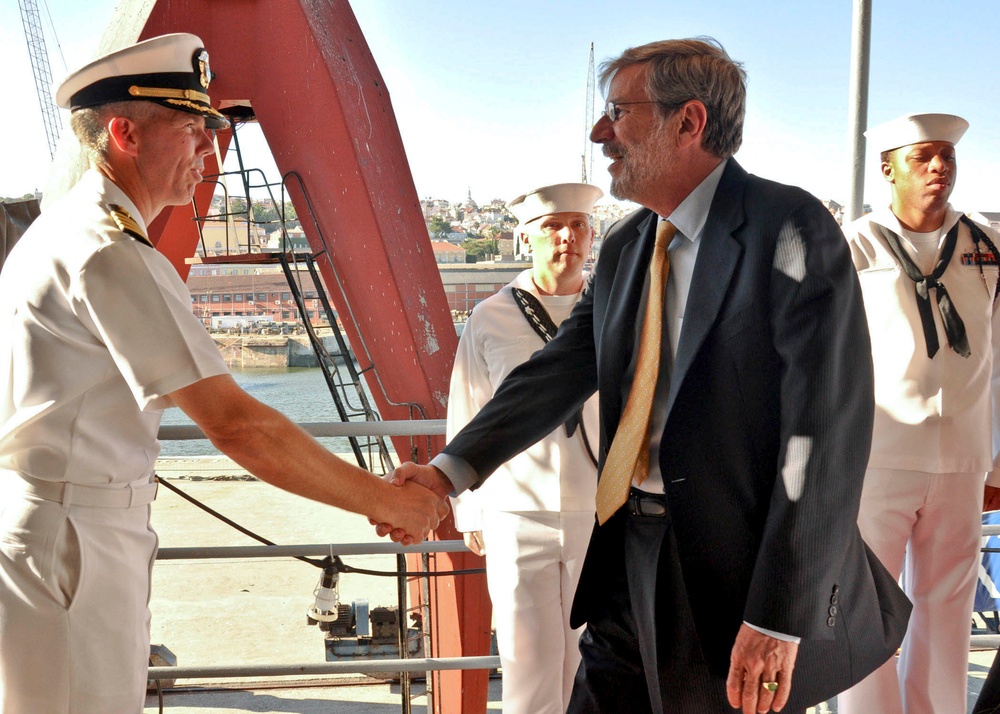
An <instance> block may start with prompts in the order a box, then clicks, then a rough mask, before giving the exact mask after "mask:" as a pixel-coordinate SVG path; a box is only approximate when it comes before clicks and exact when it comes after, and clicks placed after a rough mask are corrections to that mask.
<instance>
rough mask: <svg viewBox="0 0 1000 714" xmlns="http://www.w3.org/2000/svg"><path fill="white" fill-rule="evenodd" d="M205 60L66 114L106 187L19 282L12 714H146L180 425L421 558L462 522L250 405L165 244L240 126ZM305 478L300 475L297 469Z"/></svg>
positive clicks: (4, 527)
mask: <svg viewBox="0 0 1000 714" xmlns="http://www.w3.org/2000/svg"><path fill="white" fill-rule="evenodd" d="M211 76H212V73H211V70H210V68H209V60H208V53H207V52H206V51H205V49H204V46H203V43H202V41H201V40H200V39H199V38H197V37H195V36H194V35H190V34H173V35H164V36H161V37H156V38H153V39H150V40H147V41H145V42H140V43H138V44H136V45H133V46H130V47H128V48H125V49H123V50H120V51H118V52H114V53H112V54H110V55H107V56H105V57H102V58H100V59H98V60H95V61H94V62H92V63H90V64H88V65H87V66H85V67H83V68H82V69H80V70H78V71H76V72H74V73H73V74H71V75H70V76H69V77H68V78H67V79H66V80H65V81H63V82H62V84H61V86H60V87H59V89H58V91H57V94H56V101H57V104H59V105H60V106H61V107H64V108H68V109H71V110H72V111H73V115H72V127H73V131H74V133H75V134H76V135H77V137H78V138H79V139H80V142H81V144H82V145H83V146H84V147H85V148H86V149H87V151H88V153H89V154H90V159H91V164H92V168H91V170H90V171H88V172H87V173H86V174H85V175H84V177H83V178H82V179H81V180H80V182H79V183H78V184H77V185H76V186H75V187H74V188H73V189H72V190H71V191H70V192H69V193H68V194H67V195H66V196H65V197H64V198H63V199H62V200H61V201H60V202H58V203H56V204H55V205H54V206H52V207H51V208H49V209H47V210H46V211H45V213H43V214H42V216H41V217H40V218H38V219H37V220H36V221H35V223H34V224H33V225H32V226H31V228H30V229H29V230H28V231H27V232H26V233H25V235H24V236H23V237H22V238H21V240H20V241H19V242H18V243H17V245H16V246H15V247H14V249H13V251H12V252H11V253H10V255H9V257H8V258H7V261H6V263H5V264H4V266H3V271H2V272H0V489H2V494H0V495H2V499H0V507H2V511H0V713H2V714H137V713H138V712H141V711H142V708H143V703H144V695H145V689H146V667H147V663H148V658H149V618H150V613H149V609H148V601H149V587H150V569H151V567H152V564H153V558H154V556H155V554H156V546H157V539H156V534H155V533H154V532H153V530H152V529H151V527H150V524H149V513H150V505H149V504H150V502H151V501H152V500H153V498H154V497H155V494H156V484H155V483H154V481H153V468H154V463H155V461H156V457H157V454H158V453H159V444H158V442H157V439H156V434H157V430H158V427H159V423H160V416H161V414H162V411H163V409H165V408H166V407H169V406H172V405H176V406H179V407H181V408H182V409H183V410H184V411H185V412H186V413H187V414H188V415H189V416H190V417H191V418H192V419H193V420H194V422H195V423H196V424H198V426H199V427H201V428H202V430H203V431H204V432H205V434H206V435H207V436H208V437H209V438H210V439H211V440H212V442H213V443H214V444H215V445H216V446H217V447H218V448H219V449H220V450H222V451H223V452H225V453H227V454H228V455H230V456H231V457H233V458H234V459H235V460H236V461H237V462H239V463H240V464H241V465H243V466H244V467H245V468H247V469H248V470H249V471H250V472H252V473H254V474H255V475H257V476H259V477H260V478H262V479H264V480H266V481H269V482H271V483H274V484H275V485H278V486H280V487H282V488H285V489H287V490H289V491H292V492H294V493H298V494H300V495H303V496H308V497H310V498H314V499H316V500H318V501H322V502H325V503H328V504H331V505H335V506H339V507H342V508H345V509H348V510H351V511H355V512H358V513H362V514H367V515H369V516H370V517H373V518H378V519H379V520H391V519H393V518H402V519H405V520H406V521H408V522H409V525H408V526H404V528H405V529H406V530H407V533H409V534H411V537H413V538H415V539H419V538H421V537H422V536H424V535H426V533H427V532H428V531H429V530H430V529H432V528H434V527H436V526H437V523H438V521H439V519H440V517H441V515H442V514H443V513H444V512H446V509H447V504H446V502H445V501H444V500H443V499H441V498H439V497H437V496H434V495H433V494H431V492H430V491H428V490H426V489H423V488H420V487H417V488H416V489H415V490H412V491H411V492H409V493H404V492H403V491H400V490H399V489H398V488H396V487H394V486H390V485H388V484H386V483H384V482H383V481H381V480H380V479H378V478H376V477H375V476H373V475H371V474H369V473H367V472H365V471H362V470H361V469H359V468H357V467H356V466H351V465H349V464H347V463H346V462H344V461H341V460H339V459H337V458H336V457H335V456H333V455H332V454H330V453H329V452H328V451H326V450H325V449H324V448H323V447H322V446H320V445H319V444H318V443H316V441H315V440H313V439H312V438H311V437H309V436H308V435H307V434H306V433H305V432H303V431H302V430H300V429H299V428H298V427H297V426H295V425H294V424H293V423H291V422H290V421H288V420H287V419H285V418H284V417H283V416H282V415H280V414H279V413H277V412H275V411H274V410H273V409H270V408H269V407H267V406H265V405H263V404H261V403H260V402H257V401H256V400H255V399H253V398H252V397H250V396H249V395H247V394H246V393H245V392H243V391H242V390H241V389H240V388H239V387H238V386H237V385H236V383H235V382H234V381H233V379H232V377H231V376H230V375H229V374H228V372H227V370H226V366H225V364H224V363H223V361H222V359H221V358H220V357H219V353H218V350H217V348H216V347H215V344H214V343H213V341H212V340H211V338H210V337H209V336H208V334H207V333H206V332H205V329H204V327H202V325H201V323H200V322H199V321H198V320H197V319H196V318H195V317H194V315H193V314H192V312H191V299H190V295H189V293H188V291H187V288H186V287H185V285H184V283H183V282H182V281H181V280H180V277H179V276H178V274H177V272H176V271H175V270H174V268H173V266H172V265H171V264H170V262H169V261H168V260H167V259H166V258H165V257H164V256H163V255H161V254H160V253H158V252H157V251H156V250H155V249H154V248H153V246H152V244H151V243H150V241H149V239H148V238H147V236H146V226H147V225H149V223H150V222H151V221H152V220H153V219H154V218H155V217H156V216H157V214H159V213H160V211H161V210H162V209H163V208H164V207H166V206H169V205H180V204H184V203H188V202H189V201H190V200H191V197H192V196H193V194H194V189H195V186H196V185H197V184H198V183H199V182H200V181H201V177H202V171H203V168H204V160H205V157H206V156H207V155H208V154H209V153H211V152H212V150H213V140H212V135H211V131H212V130H214V129H219V128H223V127H226V126H228V122H227V120H226V119H225V118H224V117H223V116H222V115H221V114H219V112H218V111H216V110H215V109H214V108H213V107H212V105H211V102H210V100H209V96H208V94H207V91H208V85H209V81H210V79H211ZM290 454H291V455H294V458H289V455H290Z"/></svg>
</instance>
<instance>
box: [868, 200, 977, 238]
mask: <svg viewBox="0 0 1000 714" xmlns="http://www.w3.org/2000/svg"><path fill="white" fill-rule="evenodd" d="M961 217H962V214H961V213H959V212H958V211H956V210H955V209H954V208H953V207H952V205H951V204H950V203H949V204H948V209H947V213H945V216H944V223H942V224H941V229H940V230H941V235H944V234H945V233H947V232H948V231H950V230H951V229H952V227H953V226H954V225H955V224H956V223H958V219H959V218H961ZM862 219H863V220H868V221H874V222H875V223H878V224H879V225H880V226H884V227H885V228H888V229H889V230H891V231H893V232H894V233H896V234H897V235H903V232H904V230H903V225H902V224H901V223H900V222H899V219H898V218H896V214H895V213H893V212H892V208H891V207H889V206H885V207H883V208H876V209H875V210H874V211H872V212H871V213H869V214H868V215H866V216H862Z"/></svg>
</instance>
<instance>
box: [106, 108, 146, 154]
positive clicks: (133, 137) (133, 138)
mask: <svg viewBox="0 0 1000 714" xmlns="http://www.w3.org/2000/svg"><path fill="white" fill-rule="evenodd" d="M137 128H138V127H137V125H136V123H135V122H134V121H132V120H131V119H129V118H127V117H111V119H109V120H108V139H109V143H110V146H111V147H113V148H114V149H116V150H118V151H120V152H121V153H123V154H126V155H128V156H137V155H138V154H139V137H138V134H137V131H136V130H137Z"/></svg>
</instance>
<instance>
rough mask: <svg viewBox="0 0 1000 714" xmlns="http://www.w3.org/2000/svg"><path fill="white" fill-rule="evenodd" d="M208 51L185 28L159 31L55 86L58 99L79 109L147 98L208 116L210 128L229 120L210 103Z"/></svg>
mask: <svg viewBox="0 0 1000 714" xmlns="http://www.w3.org/2000/svg"><path fill="white" fill-rule="evenodd" d="M212 76H213V75H212V70H211V69H210V68H209V66H208V52H207V51H206V50H205V45H204V43H203V42H202V41H201V39H200V38H199V37H197V36H196V35H191V34H188V33H186V32H179V33H176V34H171V35H160V36H159V37H153V38H151V39H148V40H144V41H142V42H138V43H136V44H134V45H130V46H129V47H126V48H124V49H121V50H117V51H115V52H112V53H111V54H107V55H104V56H103V57H99V58H97V59H95V60H94V61H93V62H90V63H89V64H87V65H84V66H83V67H81V68H80V69H78V70H76V71H75V72H72V73H70V75H69V76H68V77H66V79H64V80H63V81H62V83H60V85H59V87H58V88H57V89H56V104H57V105H59V106H60V107H62V108H63V109H70V110H72V111H76V110H77V109H84V108H86V107H96V106H100V105H102V104H110V103H111V102H124V101H132V100H143V101H147V102H154V103H156V104H162V105H163V106H165V107H169V108H170V109H176V110H177V111H181V112H189V113H191V114H200V115H201V116H203V117H205V126H206V127H208V128H209V129H225V128H226V127H228V126H229V120H227V119H226V117H224V116H223V115H222V114H220V113H219V112H218V111H216V110H215V109H213V108H212V100H211V99H209V97H208V85H209V83H210V82H211V81H212Z"/></svg>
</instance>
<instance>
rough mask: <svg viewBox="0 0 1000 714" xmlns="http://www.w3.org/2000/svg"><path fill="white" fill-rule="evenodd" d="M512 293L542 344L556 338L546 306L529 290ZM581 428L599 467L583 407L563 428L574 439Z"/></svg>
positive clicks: (581, 433) (590, 452) (588, 451)
mask: <svg viewBox="0 0 1000 714" xmlns="http://www.w3.org/2000/svg"><path fill="white" fill-rule="evenodd" d="M511 292H512V293H513V295H514V302H515V303H517V306H518V307H519V308H520V309H521V314H522V315H524V319H525V320H527V321H528V324H529V325H531V327H532V329H533V330H534V331H535V332H536V333H537V334H538V336H539V337H541V338H542V342H548V341H549V340H551V339H552V338H553V337H555V336H556V331H557V330H558V329H559V328H557V327H556V323H554V322H553V321H552V317H550V316H549V313H548V311H547V310H546V309H545V306H544V305H542V303H541V301H540V300H539V299H538V298H536V297H535V296H534V295H532V294H531V293H529V292H528V291H527V290H524V289H522V288H511ZM577 426H579V427H580V438H581V439H583V445H584V447H585V448H586V449H587V456H589V457H590V460H591V461H592V462H593V464H594V466H597V458H596V457H595V456H594V452H593V450H592V449H591V448H590V439H588V438H587V429H586V427H585V426H584V425H583V408H582V407H581V408H580V409H578V410H577V411H575V412H574V413H573V415H572V416H571V417H570V418H569V419H567V420H566V423H565V424H563V428H565V429H566V436H569V437H572V436H573V434H574V433H576V427H577Z"/></svg>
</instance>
